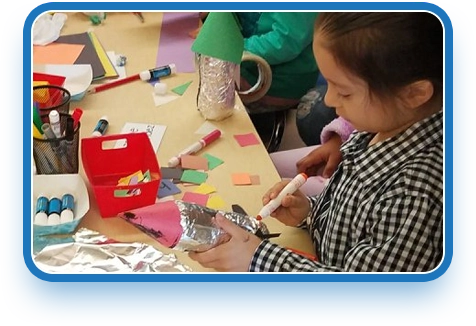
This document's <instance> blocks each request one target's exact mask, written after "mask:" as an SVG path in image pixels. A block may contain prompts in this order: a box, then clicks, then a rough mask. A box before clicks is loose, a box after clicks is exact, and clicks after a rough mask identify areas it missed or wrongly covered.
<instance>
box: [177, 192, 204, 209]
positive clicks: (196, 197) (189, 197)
mask: <svg viewBox="0 0 476 326" xmlns="http://www.w3.org/2000/svg"><path fill="white" fill-rule="evenodd" d="M182 200H183V201H186V202H187V203H195V204H198V205H202V206H206V205H207V202H208V195H204V194H197V193H194V192H186V193H184V194H183V197H182Z"/></svg>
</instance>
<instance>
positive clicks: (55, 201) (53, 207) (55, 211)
mask: <svg viewBox="0 0 476 326" xmlns="http://www.w3.org/2000/svg"><path fill="white" fill-rule="evenodd" d="M60 214H61V199H59V198H57V197H52V198H51V199H50V206H49V208H48V225H58V224H60Z"/></svg>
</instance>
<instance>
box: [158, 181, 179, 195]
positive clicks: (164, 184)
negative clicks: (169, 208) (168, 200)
mask: <svg viewBox="0 0 476 326" xmlns="http://www.w3.org/2000/svg"><path fill="white" fill-rule="evenodd" d="M179 193H181V191H180V189H179V188H178V187H177V186H176V185H175V184H174V183H173V182H172V181H171V180H169V179H162V181H160V187H159V192H158V194H157V197H158V198H164V197H167V196H172V195H175V194H179Z"/></svg>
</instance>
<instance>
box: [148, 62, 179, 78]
mask: <svg viewBox="0 0 476 326" xmlns="http://www.w3.org/2000/svg"><path fill="white" fill-rule="evenodd" d="M176 72H177V67H175V64H174V63H171V64H169V65H167V66H162V67H158V68H154V69H149V70H144V71H142V72H141V73H140V74H139V76H140V79H141V80H143V81H149V80H158V79H159V78H160V77H166V76H170V75H173V74H175V73H176Z"/></svg>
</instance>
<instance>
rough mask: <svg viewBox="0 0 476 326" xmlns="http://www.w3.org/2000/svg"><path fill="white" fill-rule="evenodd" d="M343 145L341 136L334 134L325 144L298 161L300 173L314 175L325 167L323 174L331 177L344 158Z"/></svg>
mask: <svg viewBox="0 0 476 326" xmlns="http://www.w3.org/2000/svg"><path fill="white" fill-rule="evenodd" d="M341 145H342V140H341V138H340V136H339V135H337V134H334V135H333V136H332V137H331V138H330V139H329V140H328V141H327V142H326V143H325V144H322V145H321V146H319V147H317V148H316V149H314V150H313V151H311V152H310V153H309V154H307V155H306V156H304V157H303V158H302V159H300V160H299V161H298V162H297V163H296V168H297V171H298V173H301V172H304V173H306V174H307V175H308V176H313V175H318V173H319V171H320V170H321V169H322V168H324V170H323V172H322V176H323V177H324V178H330V177H331V175H332V173H334V171H335V170H336V169H337V166H338V165H339V163H340V161H341V160H342V154H341V152H340V146H341Z"/></svg>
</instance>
